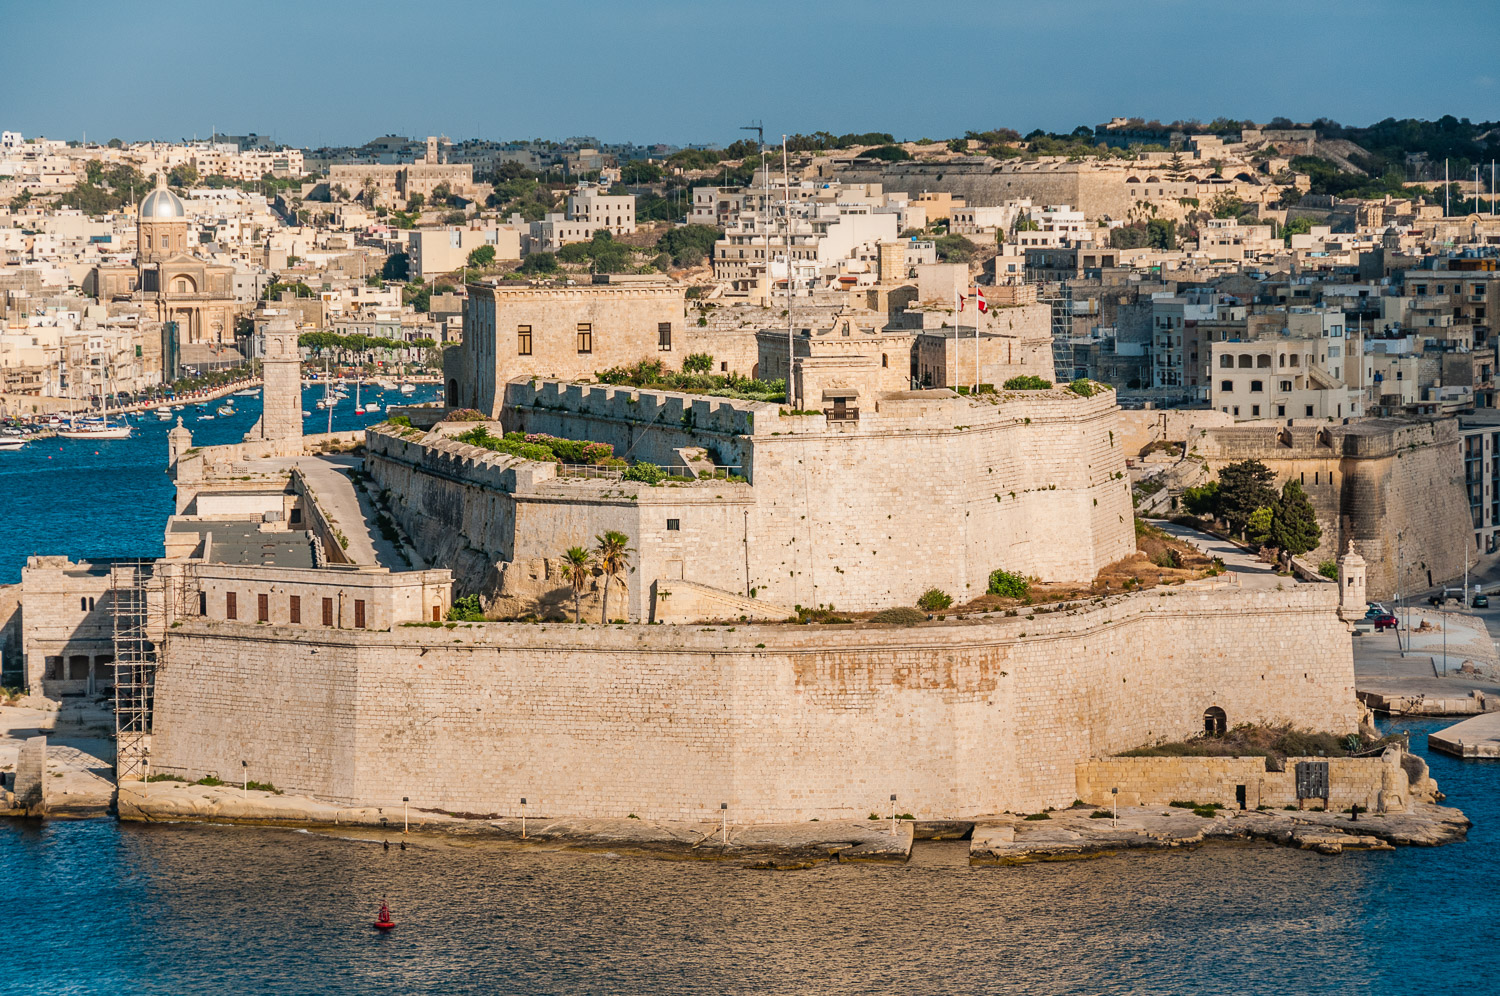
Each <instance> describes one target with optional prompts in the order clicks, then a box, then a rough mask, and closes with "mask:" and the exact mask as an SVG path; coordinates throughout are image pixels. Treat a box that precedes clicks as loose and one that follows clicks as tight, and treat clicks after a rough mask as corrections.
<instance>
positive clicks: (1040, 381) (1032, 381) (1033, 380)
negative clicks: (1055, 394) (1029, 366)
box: [1005, 374, 1052, 391]
mask: <svg viewBox="0 0 1500 996" xmlns="http://www.w3.org/2000/svg"><path fill="white" fill-rule="evenodd" d="M1051 386H1052V382H1051V381H1050V380H1047V379H1046V378H1045V377H1038V376H1036V375H1035V374H1022V375H1021V376H1019V377H1012V378H1011V379H1010V380H1008V381H1006V382H1005V389H1006V390H1007V391H1045V390H1047V388H1049V387H1051Z"/></svg>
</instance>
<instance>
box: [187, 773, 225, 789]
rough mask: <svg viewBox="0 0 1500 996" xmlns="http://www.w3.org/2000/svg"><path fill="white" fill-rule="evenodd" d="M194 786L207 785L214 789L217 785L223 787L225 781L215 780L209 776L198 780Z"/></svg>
mask: <svg viewBox="0 0 1500 996" xmlns="http://www.w3.org/2000/svg"><path fill="white" fill-rule="evenodd" d="M193 784H194V785H207V786H209V787H210V788H213V787H214V786H217V785H223V784H224V781H223V779H220V778H215V777H214V776H213V775H208V776H207V777H205V778H200V779H198V780H197V781H196V782H194V783H193Z"/></svg>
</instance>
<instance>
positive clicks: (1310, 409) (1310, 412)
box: [1307, 405, 1312, 418]
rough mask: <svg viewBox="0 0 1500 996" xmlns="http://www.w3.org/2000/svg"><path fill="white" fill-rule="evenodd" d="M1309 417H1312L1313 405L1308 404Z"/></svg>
mask: <svg viewBox="0 0 1500 996" xmlns="http://www.w3.org/2000/svg"><path fill="white" fill-rule="evenodd" d="M1307 417H1308V418H1312V405H1308V406H1307Z"/></svg>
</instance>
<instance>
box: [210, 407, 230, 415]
mask: <svg viewBox="0 0 1500 996" xmlns="http://www.w3.org/2000/svg"><path fill="white" fill-rule="evenodd" d="M214 411H216V412H218V413H219V414H220V415H233V414H234V406H233V405H220V406H219V407H218V408H215V409H214Z"/></svg>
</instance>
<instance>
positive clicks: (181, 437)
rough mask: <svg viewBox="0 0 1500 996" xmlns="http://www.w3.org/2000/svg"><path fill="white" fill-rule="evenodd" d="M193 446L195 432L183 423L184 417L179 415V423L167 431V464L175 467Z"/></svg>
mask: <svg viewBox="0 0 1500 996" xmlns="http://www.w3.org/2000/svg"><path fill="white" fill-rule="evenodd" d="M192 448H193V433H192V431H191V430H189V429H188V428H187V427H186V426H184V425H183V424H182V417H181V416H178V418H177V424H176V425H174V426H173V427H172V428H171V430H170V431H169V432H168V433H167V466H168V467H169V468H174V469H175V468H176V466H177V461H178V460H179V459H180V458H181V457H182V455H183V454H184V453H186V452H187V451H188V450H190V449H192Z"/></svg>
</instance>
